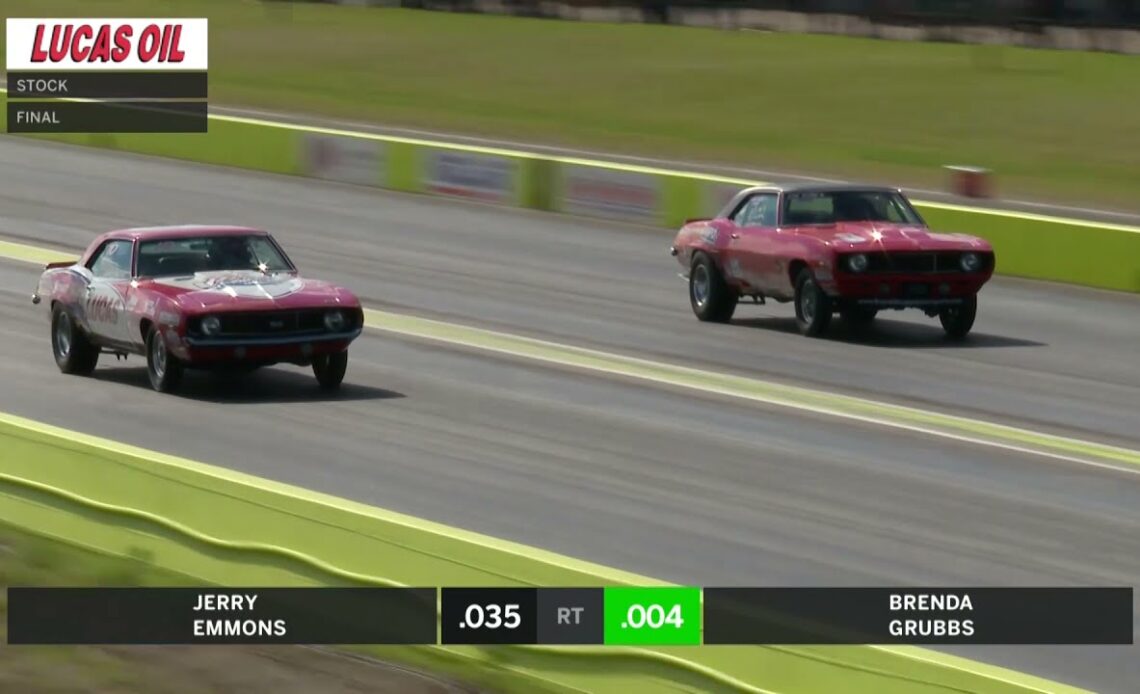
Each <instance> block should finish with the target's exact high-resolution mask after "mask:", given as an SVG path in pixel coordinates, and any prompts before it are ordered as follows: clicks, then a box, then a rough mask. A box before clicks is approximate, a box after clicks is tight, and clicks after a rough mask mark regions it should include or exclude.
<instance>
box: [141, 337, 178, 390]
mask: <svg viewBox="0 0 1140 694" xmlns="http://www.w3.org/2000/svg"><path fill="white" fill-rule="evenodd" d="M184 370H185V367H184V366H183V364H182V361H181V360H180V359H178V357H176V356H174V355H173V354H171V353H170V351H169V350H168V349H167V347H166V340H164V339H163V337H162V335H161V334H160V333H159V332H158V330H157V329H155V328H153V327H152V328H151V329H150V332H148V333H147V336H146V375H147V377H148V378H149V379H150V385H151V387H152V388H154V389H155V390H157V391H158V392H160V393H173V392H174V391H176V390H178V386H179V384H180V383H182V372H183V371H184Z"/></svg>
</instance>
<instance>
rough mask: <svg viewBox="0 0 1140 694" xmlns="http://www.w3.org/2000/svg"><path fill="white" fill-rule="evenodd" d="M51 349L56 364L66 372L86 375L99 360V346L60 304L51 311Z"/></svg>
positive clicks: (93, 368)
mask: <svg viewBox="0 0 1140 694" xmlns="http://www.w3.org/2000/svg"><path fill="white" fill-rule="evenodd" d="M51 351H52V354H53V355H54V356H55V364H56V366H58V367H59V370H60V371H62V372H63V373H65V374H75V375H80V376H86V375H88V374H90V373H91V372H92V371H94V370H95V365H96V364H97V363H98V362H99V348H98V347H97V346H95V345H93V344H91V341H90V340H89V339H88V338H87V333H85V332H83V329H82V328H80V327H79V326H78V325H76V323H75V321H74V320H73V319H72V318H71V314H70V313H68V312H67V309H65V308H64V307H62V306H59V305H57V306H56V307H55V308H53V309H52V312H51Z"/></svg>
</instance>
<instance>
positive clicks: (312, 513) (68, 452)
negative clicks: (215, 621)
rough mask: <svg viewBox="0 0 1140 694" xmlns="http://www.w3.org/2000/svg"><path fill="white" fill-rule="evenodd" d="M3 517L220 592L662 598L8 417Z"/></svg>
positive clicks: (494, 657) (698, 651) (759, 660)
mask: <svg viewBox="0 0 1140 694" xmlns="http://www.w3.org/2000/svg"><path fill="white" fill-rule="evenodd" d="M0 519H3V520H4V521H6V522H9V523H11V524H12V525H15V526H17V527H21V528H24V529H27V530H30V531H32V532H36V533H40V534H43V535H47V536H51V537H55V538H59V539H62V540H64V541H67V542H70V543H74V544H78V545H81V546H84V547H86V548H89V549H92V550H96V551H100V552H104V553H109V554H115V555H121V556H131V557H136V558H139V559H142V560H145V561H149V562H152V563H154V564H156V565H158V566H161V567H162V568H164V569H166V570H169V571H174V572H178V573H181V574H184V575H187V576H190V577H193V578H196V579H198V580H202V581H205V582H208V583H215V584H224V585H229V586H243V585H246V586H251V585H259V586H266V585H280V586H290V585H301V586H303V585H352V584H357V585H360V584H363V585H369V584H372V585H405V586H407V585H416V586H440V585H442V586H479V585H487V586H496V585H543V586H605V585H664V584H663V583H662V582H661V581H656V580H654V579H651V578H647V577H643V576H638V575H635V574H630V573H625V572H621V571H618V570H615V569H609V568H606V567H602V566H598V565H594V564H589V563H586V562H581V561H577V560H574V559H570V558H568V557H562V556H559V555H555V554H552V553H549V552H544V551H541V550H537V549H533V548H529V547H524V546H521V545H516V544H513V543H509V542H505V541H502V540H496V539H494V538H489V537H485V536H480V535H476V534H474V533H469V532H466V531H462V530H458V529H454V528H449V527H446V526H442V525H438V524H435V523H430V522H428V521H423V520H420V519H416V518H411V517H408V516H403V515H400V514H396V513H392V512H388V511H383V510H381V509H376V508H372V507H369V506H365V505H362V504H357V503H354V502H350V501H347V500H344V499H338V498H336V497H331V496H327V495H323V494H319V493H317V492H312V491H309V490H305V489H300V488H296V487H291V486H288V485H284V484H279V483H276V482H272V481H269V480H265V479H260V478H256V477H252V476H249V475H245V474H242V473H238V472H234V471H231V470H226V469H223V468H217V467H213V466H209V465H205V464H202V463H197V462H194V461H190V460H185V459H182V458H176V457H173V456H168V455H164V454H160V453H155V452H153V451H147V450H143V449H139V448H135V447H132V446H127V445H123V444H120V443H116V442H113V441H109V440H106V439H101V438H97V437H93V436H88V435H84V434H80V433H77V432H73V431H68V430H64V429H59V428H56V427H52V426H48V425H45V424H40V423H37V422H33V421H30V420H26V419H23V418H20V417H15V416H12V415H8V414H3V413H0ZM396 650H399V651H400V653H399V658H400V659H402V660H406V661H411V662H416V663H419V664H423V665H425V666H430V667H433V668H436V669H440V670H443V671H446V672H450V673H452V674H458V675H460V676H462V677H464V678H466V679H468V680H472V679H473V680H476V681H482V682H484V683H485V684H493V686H494V687H495V688H496V689H497V690H498V691H501V692H504V693H505V694H506V693H509V692H515V691H518V692H523V691H525V692H536V693H539V692H551V694H554V693H556V692H566V693H569V692H583V691H588V692H599V693H602V694H605V693H608V692H614V693H615V694H616V693H617V692H630V691H636V692H638V693H639V694H655V692H671V691H676V689H677V686H678V685H685V686H687V687H689V688H690V690H693V691H702V692H732V693H734V694H735V693H738V692H746V693H750V694H759V693H764V692H767V693H772V694H774V693H776V692H779V693H780V694H793V693H795V692H820V691H844V692H852V693H856V694H857V693H860V692H875V693H876V694H880V693H881V694H903V693H904V692H905V693H907V694H946V693H949V692H981V691H985V692H994V693H995V694H1007V693H1008V694H1029V693H1031V692H1057V693H1059V694H1061V693H1068V692H1078V691H1080V690H1077V689H1073V688H1070V687H1065V686H1063V685H1059V684H1055V683H1052V682H1047V681H1044V680H1040V679H1037V678H1034V677H1030V676H1027V675H1022V674H1019V673H1013V672H1009V671H1005V670H1001V669H999V668H995V667H992V666H988V665H982V664H980V663H973V662H970V661H966V660H963V659H959V658H954V657H951V656H945V655H942V654H938V653H933V652H929V651H923V650H920V649H916V648H898V647H894V648H886V647H882V648H878V647H866V646H851V647H847V646H834V647H760V646H750V647H735V646H734V647H716V648H703V647H695V648H694V647H685V648H670V649H649V648H625V647H597V648H552V647H545V648H544V647H521V646H518V647H496V648H477V647H464V648H457V647H450V646H448V647H443V646H436V647H421V648H417V649H410V648H405V649H392V648H388V649H385V650H384V652H385V654H386V657H392V654H393V653H394V651H396ZM603 668H604V671H603Z"/></svg>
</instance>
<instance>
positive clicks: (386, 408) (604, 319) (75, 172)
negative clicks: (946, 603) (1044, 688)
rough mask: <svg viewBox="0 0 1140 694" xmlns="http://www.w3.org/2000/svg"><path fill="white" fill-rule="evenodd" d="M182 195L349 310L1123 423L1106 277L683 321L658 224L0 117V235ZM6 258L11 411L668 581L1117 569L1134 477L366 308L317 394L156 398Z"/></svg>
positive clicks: (1127, 368)
mask: <svg viewBox="0 0 1140 694" xmlns="http://www.w3.org/2000/svg"><path fill="white" fill-rule="evenodd" d="M188 221H195V222H203V223H205V222H230V223H246V224H254V225H257V226H266V227H269V228H271V229H273V230H274V231H275V233H277V235H278V236H279V237H280V238H281V240H282V241H283V243H284V245H285V247H286V249H287V250H289V251H290V252H291V254H292V255H293V256H294V260H296V261H297V262H298V263H299V264H300V265H301V266H302V268H304V269H305V270H306V271H307V272H308V273H309V274H314V275H323V276H326V277H328V278H329V279H336V280H339V281H343V282H345V283H346V284H348V285H349V286H352V287H353V288H354V289H356V290H357V291H358V292H359V293H360V294H361V295H362V296H364V297H366V298H367V299H368V302H369V304H370V305H378V306H387V307H390V308H393V309H399V310H401V311H405V312H410V313H420V314H423V315H429V316H435V317H443V318H453V319H455V320H456V321H461V322H465V323H471V324H479V325H483V326H487V327H493V328H497V329H503V330H509V331H511V332H516V333H523V334H532V335H536V336H539V337H544V338H547V339H557V340H559V341H562V342H567V343H571V344H583V345H588V346H601V347H606V348H608V349H612V350H620V351H623V352H628V353H633V354H642V355H643V356H654V357H660V358H662V359H664V358H668V360H670V361H682V362H683V361H685V360H688V359H691V360H692V363H693V364H695V365H706V366H710V367H715V368H717V369H718V370H722V371H732V372H736V373H745V374H748V373H751V374H758V375H765V376H772V377H781V378H787V379H788V380H789V381H792V382H797V381H803V382H806V383H811V384H813V385H815V386H818V387H826V388H830V389H833V390H841V391H843V392H855V393H858V394H870V395H873V396H875V397H879V398H883V399H886V398H890V399H892V400H898V401H906V402H917V403H922V404H923V405H924V406H931V404H932V403H933V404H934V405H936V406H938V407H942V408H947V409H953V410H960V411H964V412H970V413H973V414H974V415H975V416H977V414H978V413H985V414H992V415H993V416H994V417H995V418H1000V419H1003V420H1010V421H1014V422H1020V423H1022V424H1026V423H1028V424H1034V423H1038V424H1043V425H1044V426H1048V427H1049V428H1050V429H1055V430H1058V431H1080V432H1083V435H1084V436H1085V437H1086V438H1092V437H1094V436H1095V438H1096V439H1097V440H1103V441H1106V442H1112V441H1117V442H1123V443H1125V444H1127V445H1134V444H1135V442H1136V441H1137V436H1138V434H1137V433H1136V432H1137V431H1138V428H1137V426H1136V425H1137V424H1140V415H1138V413H1137V412H1136V407H1135V405H1136V403H1137V397H1136V396H1137V394H1138V393H1140V374H1138V373H1137V368H1136V359H1135V357H1134V356H1132V353H1134V352H1135V345H1136V344H1138V342H1137V337H1138V334H1137V332H1138V331H1140V327H1138V324H1140V321H1138V320H1137V316H1138V315H1140V314H1138V313H1137V312H1138V311H1140V308H1137V305H1138V304H1137V301H1136V299H1135V297H1130V296H1124V295H1115V294H1110V293H1102V292H1088V291H1083V290H1074V289H1066V288H1058V287H1053V286H1050V285H1045V284H1038V283H1020V282H1009V281H1001V282H998V283H997V284H996V285H995V286H994V287H991V288H989V289H987V290H986V292H987V293H984V294H983V304H982V315H981V317H980V319H979V327H978V329H979V336H978V338H976V339H977V344H976V345H975V346H962V347H949V346H946V345H945V344H944V343H943V342H942V341H941V340H940V338H938V337H937V336H936V335H934V332H935V327H936V324H935V325H934V326H931V325H925V324H923V323H922V322H911V321H904V320H900V321H886V322H885V325H884V327H883V329H882V330H881V334H879V335H878V336H877V337H872V338H868V339H869V340H870V343H866V342H861V341H860V340H857V339H855V338H848V337H843V336H842V335H841V336H840V337H839V338H838V339H836V340H832V341H811V340H805V339H804V338H801V337H799V336H798V335H794V334H791V333H790V331H789V327H790V319H788V318H786V316H788V315H789V312H788V311H787V310H786V309H787V307H779V308H776V309H775V310H771V307H760V308H759V309H749V308H747V307H745V308H744V309H743V310H742V312H741V313H742V314H743V315H744V316H745V320H744V321H743V324H742V325H733V326H712V327H710V326H705V325H702V324H698V323H697V322H696V320H695V319H694V318H693V317H692V316H691V314H690V313H689V310H688V306H687V303H686V299H685V292H684V285H683V284H682V283H681V282H680V281H679V280H677V279H676V277H675V268H674V267H673V266H671V265H670V263H671V262H672V260H671V259H670V258H669V257H668V255H667V252H666V250H665V249H666V248H667V246H668V235H667V234H665V235H662V234H661V233H659V232H653V231H646V230H641V229H634V228H629V227H617V226H612V225H611V226H606V225H598V224H594V223H590V222H583V221H580V220H574V219H569V218H562V217H554V216H543V215H537V214H529V213H518V212H513V211H503V210H497V209H494V208H487V207H480V206H474V205H461V204H452V203H447V202H441V201H438V200H431V199H427V198H418V197H412V196H396V195H388V194H382V193H376V192H371V191H364V190H361V189H356V188H351V187H346V186H336V185H326V184H320V183H314V182H305V181H296V180H292V179H286V178H279V177H270V176H257V175H249V174H244V173H237V172H230V171H224V170H219V169H209V168H204V167H196V166H188V165H181V164H174V163H169V162H157V161H151V160H146V159H141V158H135V157H123V156H115V155H107V154H104V153H99V152H90V151H84V150H77V149H72V148H64V147H55V146H45V145H40V144H33V143H25V142H11V141H9V140H7V139H0V237H13V238H23V239H26V240H28V241H29V242H33V243H37V244H40V245H50V244H54V245H58V246H60V247H67V248H77V247H81V246H83V245H84V244H85V243H86V242H87V241H88V240H89V239H90V238H91V236H92V235H93V234H94V233H96V232H98V231H102V230H104V229H107V228H112V227H117V226H124V225H133V224H152V223H184V222H188ZM36 275H37V269H36V268H35V267H34V266H31V265H27V264H19V263H11V262H4V261H0V340H3V344H4V345H5V348H6V349H5V359H4V360H2V361H0V393H3V397H2V401H3V409H4V410H5V411H9V412H12V413H14V414H19V415H22V416H26V417H31V418H34V419H39V420H42V421H45V422H48V423H51V424H56V425H59V426H65V427H69V428H73V429H77V430H80V431H84V432H88V433H92V434H97V435H101V436H106V437H109V438H113V439H117V440H122V441H125V442H128V443H132V444H136V445H141V446H146V447H151V448H154V449H156V450H161V451H165V452H170V453H176V454H179V455H183V456H187V457H190V458H195V459H199V460H203V461H204V462H209V463H215V464H221V465H226V466H229V467H233V468H235V469H240V470H242V471H245V472H249V473H252V474H257V475H261V476H264V477H268V478H272V479H277V480H281V481H284V482H289V483H293V484H298V485H302V486H306V487H309V488H312V489H316V490H319V491H324V492H329V493H333V494H338V495H341V496H345V497H349V498H353V499H357V500H360V501H364V502H367V503H371V504H375V505H378V506H383V507H386V508H391V509H393V510H397V511H402V512H405V513H410V514H413V515H417V516H422V517H427V518H431V519H432V520H437V521H440V522H444V523H448V524H451V525H458V526H461V527H465V528H469V529H471V530H475V531H479V532H483V533H487V534H491V535H496V536H500V537H504V538H508V539H511V540H516V541H520V542H524V543H527V544H531V545H536V546H541V547H544V548H547V549H550V550H553V551H557V552H561V553H564V554H568V555H571V556H577V557H581V558H583V559H588V560H592V561H597V562H600V563H604V564H609V565H613V566H616V567H619V568H624V569H628V570H633V571H637V572H639V573H642V574H648V575H654V576H658V577H660V578H663V579H666V580H672V581H677V582H682V583H692V584H705V585H711V584H738V585H748V584H754V585H875V584H893V585H904V584H918V585H922V584H927V585H985V584H991V585H1071V584H1124V585H1135V584H1136V583H1137V579H1138V578H1140V532H1138V531H1140V505H1138V504H1137V503H1136V500H1137V499H1138V498H1140V477H1138V476H1136V475H1123V474H1117V473H1113V472H1111V471H1105V470H1096V469H1091V468H1081V467H1077V466H1073V465H1070V464H1067V463H1065V462H1063V461H1049V460H1043V459H1040V458H1038V457H1027V456H1024V455H1020V454H1017V453H1013V452H1005V451H1000V450H996V449H990V448H981V447H977V446H972V445H969V444H963V443H956V442H952V441H947V440H941V439H933V438H930V437H926V436H922V435H919V434H913V433H907V432H901V431H897V430H884V429H880V428H876V427H873V426H867V425H862V424H858V423H853V422H846V421H840V420H836V419H834V418H827V417H820V416H815V415H810V414H804V413H798V412H789V411H783V410H780V409H778V408H773V407H767V406H764V405H759V404H742V403H739V402H719V401H715V400H708V399H700V398H694V397H692V396H691V395H688V394H685V393H682V392H670V391H663V390H660V389H655V388H646V387H643V386H640V385H637V384H631V383H627V382H624V381H614V380H610V379H605V378H593V377H584V376H583V375H582V374H580V373H574V372H568V371H562V370H555V369H548V368H543V367H539V366H537V365H536V364H535V363H533V362H523V361H515V360H512V359H509V358H503V357H492V356H488V355H485V354H478V353H471V352H466V351H461V350H454V349H449V348H443V347H439V346H434V345H430V344H425V343H422V342H414V341H406V340H401V339H395V338H393V337H390V336H386V335H382V334H377V333H369V334H367V335H365V336H364V337H363V338H361V340H360V341H359V342H358V343H357V344H356V346H355V347H354V349H353V353H352V359H351V360H350V366H349V376H348V385H347V387H346V390H345V391H344V393H342V394H340V395H338V396H332V397H329V396H325V395H323V394H321V393H320V392H319V391H317V390H316V388H315V384H314V382H313V378H312V375H311V373H310V372H309V371H308V370H305V369H299V368H292V367H283V368H274V369H270V370H266V371H264V372H262V373H259V374H257V375H255V376H253V377H250V378H248V379H245V380H243V381H241V382H238V383H235V384H224V383H219V382H218V381H217V380H216V379H214V378H212V377H209V376H194V377H192V378H191V379H190V380H189V381H188V383H187V392H186V393H185V394H184V395H182V396H163V395H160V394H157V393H154V392H152V391H151V390H150V389H149V387H148V386H147V383H146V377H145V373H144V372H143V370H142V369H141V360H139V359H138V358H136V357H132V358H131V359H130V360H129V361H128V362H126V363H125V364H123V363H120V364H116V363H115V361H114V359H113V358H111V357H104V358H103V359H104V361H103V362H102V363H103V364H104V365H103V366H101V367H100V369H99V370H98V371H97V372H96V376H95V377H93V378H90V379H84V378H72V377H66V376H63V375H61V374H59V372H58V371H57V370H56V369H55V366H54V364H53V363H52V361H51V356H50V351H49V346H48V339H47V321H46V318H45V317H44V316H43V314H42V311H37V310H36V309H35V308H34V307H32V306H31V304H30V302H29V301H28V297H29V294H30V292H31V290H32V289H33V288H34V282H35V277H36ZM991 290H992V296H991V297H990V301H989V302H988V303H987V302H986V298H987V297H988V296H989V294H990V293H991ZM1058 307H1065V308H1068V309H1069V310H1070V312H1071V315H1070V313H1065V312H1063V311H1062V312H1059V311H1058ZM750 313H753V315H759V316H768V317H767V318H760V319H758V320H752V321H749V320H748V318H747V316H748V315H749V314H750ZM911 343H913V344H911ZM971 344H972V343H971ZM1054 371H1056V372H1057V373H1053V372H1054ZM955 652H956V653H959V654H961V655H965V656H967V657H972V658H977V659H981V660H987V661H991V662H996V663H998V664H1001V665H1006V666H1009V667H1013V668H1015V669H1019V670H1025V671H1027V672H1031V673H1033V674H1037V675H1040V676H1044V677H1050V678H1054V679H1057V680H1060V681H1064V682H1068V683H1071V684H1076V685H1080V686H1085V687H1088V688H1091V689H1095V690H1097V691H1104V692H1117V691H1119V692H1125V691H1130V687H1132V686H1133V685H1134V683H1135V682H1136V681H1138V680H1140V657H1138V655H1140V653H1138V650H1137V648H1135V647H1032V648H1030V647H1024V648H1012V647H1010V648H970V649H956V650H955Z"/></svg>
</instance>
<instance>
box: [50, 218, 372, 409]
mask: <svg viewBox="0 0 1140 694" xmlns="http://www.w3.org/2000/svg"><path fill="white" fill-rule="evenodd" d="M41 302H42V303H44V304H45V305H46V307H47V308H48V310H49V311H50V314H51V345H52V352H53V353H54V355H55V361H56V364H57V365H58V366H59V369H60V371H63V372H64V373H68V374H89V373H91V372H92V371H93V370H94V369H95V364H96V363H97V362H98V360H99V355H100V354H101V353H103V352H107V353H111V354H116V355H119V356H126V355H127V354H141V355H145V356H146V366H147V373H148V375H149V376H150V383H151V385H152V386H154V388H155V389H156V390H159V391H162V392H170V391H173V390H174V389H176V388H177V387H178V383H179V381H180V379H181V377H182V373H183V371H184V370H185V369H188V368H189V369H214V370H225V369H232V370H235V371H250V370H253V369H256V368H258V367H262V366H269V365H271V364H277V363H282V362H285V363H293V364H298V365H301V366H307V365H312V367H313V372H314V374H315V375H316V377H317V381H318V383H319V384H320V385H321V387H323V388H327V389H334V388H337V387H339V386H340V384H341V381H343V380H344V373H345V368H346V366H347V364H348V346H349V344H350V343H351V342H352V341H353V340H354V339H356V338H357V337H358V336H359V335H360V332H361V330H362V328H363V325H364V314H363V311H362V310H361V307H360V302H359V301H358V300H357V298H356V297H355V296H354V295H353V294H352V293H351V292H349V291H348V290H346V289H343V288H341V287H338V286H335V285H332V284H329V283H327V282H320V281H316V280H308V279H303V278H301V277H300V276H299V275H298V273H297V268H296V266H294V265H293V262H292V261H291V260H289V257H288V256H287V255H285V251H283V250H282V249H281V246H279V245H278V244H277V242H276V241H275V240H274V239H273V237H272V236H270V235H269V233H267V232H265V231H261V230H259V229H250V228H243V227H218V226H170V227H152V228H145V229H142V228H140V229H124V230H121V231H112V232H109V233H106V234H103V235H102V236H99V237H98V238H96V239H95V240H94V241H93V242H92V243H91V245H90V246H89V247H88V248H87V251H86V252H85V253H84V254H83V257H82V258H80V259H79V260H78V261H77V262H74V263H73V262H60V263H50V264H48V266H47V268H46V269H45V270H44V273H43V275H42V276H41V277H40V281H39V287H38V288H37V290H36V293H35V294H34V295H33V296H32V303H34V304H39V303H41Z"/></svg>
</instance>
